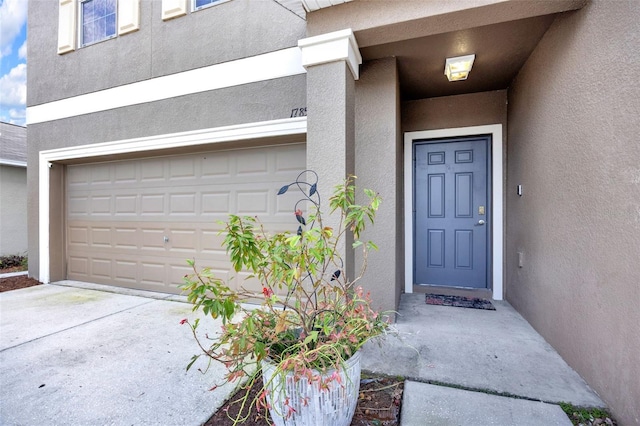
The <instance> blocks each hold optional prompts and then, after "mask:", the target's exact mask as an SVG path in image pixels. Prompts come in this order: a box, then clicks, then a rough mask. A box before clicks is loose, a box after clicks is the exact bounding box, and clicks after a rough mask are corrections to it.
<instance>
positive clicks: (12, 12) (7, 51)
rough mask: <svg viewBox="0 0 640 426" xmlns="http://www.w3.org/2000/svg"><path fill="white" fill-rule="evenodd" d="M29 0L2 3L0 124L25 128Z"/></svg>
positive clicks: (0, 4)
mask: <svg viewBox="0 0 640 426" xmlns="http://www.w3.org/2000/svg"><path fill="white" fill-rule="evenodd" d="M26 100H27V0H0V121H4V122H5V123H12V124H18V125H21V126H24V124H25V104H26Z"/></svg>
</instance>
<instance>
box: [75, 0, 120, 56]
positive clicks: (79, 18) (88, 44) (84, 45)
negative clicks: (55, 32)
mask: <svg viewBox="0 0 640 426" xmlns="http://www.w3.org/2000/svg"><path fill="white" fill-rule="evenodd" d="M87 1H90V0H78V5H77V7H78V28H77V31H78V38H77V40H78V47H79V48H83V47H88V46H93V45H94V44H98V43H102V42H103V41H107V40H112V39H114V38H116V37H118V3H119V1H118V0H116V12H115V14H116V26H115V32H114V34H113V35H112V36H109V37H106V38H102V39H100V40H98V41H94V42H92V43H84V40H83V39H82V3H85V2H87Z"/></svg>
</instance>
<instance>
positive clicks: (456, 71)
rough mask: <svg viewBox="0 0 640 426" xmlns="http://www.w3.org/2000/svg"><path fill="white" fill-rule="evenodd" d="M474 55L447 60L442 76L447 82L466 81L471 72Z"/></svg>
mask: <svg viewBox="0 0 640 426" xmlns="http://www.w3.org/2000/svg"><path fill="white" fill-rule="evenodd" d="M475 59H476V55H475V54H474V55H466V56H458V57H455V58H447V61H446V62H445V64H444V75H446V76H447V79H449V81H460V80H466V79H467V77H469V72H471V67H472V66H473V61H474V60H475Z"/></svg>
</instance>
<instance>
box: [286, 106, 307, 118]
mask: <svg viewBox="0 0 640 426" xmlns="http://www.w3.org/2000/svg"><path fill="white" fill-rule="evenodd" d="M306 116H307V107H303V108H293V109H292V110H291V117H290V118H293V117H306Z"/></svg>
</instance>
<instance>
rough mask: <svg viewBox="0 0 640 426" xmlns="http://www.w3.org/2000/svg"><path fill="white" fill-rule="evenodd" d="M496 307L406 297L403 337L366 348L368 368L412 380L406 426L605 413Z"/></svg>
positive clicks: (528, 330) (529, 421) (548, 350)
mask: <svg viewBox="0 0 640 426" xmlns="http://www.w3.org/2000/svg"><path fill="white" fill-rule="evenodd" d="M493 304H494V306H495V307H496V310H495V311H488V310H479V309H468V308H456V307H448V306H433V305H427V304H426V303H425V296H424V294H404V295H403V296H402V299H401V303H400V309H399V314H400V315H399V318H398V322H397V324H396V328H397V331H398V334H397V336H388V337H387V338H386V339H385V341H384V344H382V345H377V344H368V345H367V346H366V347H365V349H364V353H363V357H362V359H363V365H362V368H363V369H365V370H369V371H372V372H378V373H384V374H388V375H398V376H403V377H405V378H407V379H408V381H407V382H406V384H405V395H404V400H403V406H402V424H403V425H407V426H412V425H477V424H483V425H484V424H487V425H539V424H549V425H552V424H553V425H555V424H557V425H563V424H566V425H571V422H570V421H569V419H568V418H567V417H566V416H565V415H564V413H563V411H562V410H561V409H560V407H559V406H558V405H555V404H557V403H558V402H570V403H572V404H574V405H576V406H586V407H604V406H605V405H604V403H603V402H602V400H601V399H600V398H599V397H598V396H597V395H596V394H595V393H594V392H593V391H592V390H591V389H590V388H589V386H588V385H587V384H586V383H585V381H584V380H583V379H582V378H581V377H580V376H579V375H578V374H577V373H576V372H575V371H574V370H573V369H571V367H569V366H568V365H567V363H566V362H564V360H563V359H562V358H561V357H560V356H559V355H558V353H557V352H556V351H555V350H554V349H553V348H552V347H551V346H550V345H549V344H548V343H547V342H546V341H545V340H544V339H543V338H542V337H541V336H540V335H539V334H538V333H537V332H536V331H535V330H534V329H533V328H532V327H531V326H530V325H529V323H527V322H526V321H525V320H524V318H522V316H520V314H518V313H517V312H516V311H515V310H514V309H513V308H512V307H511V306H510V305H509V304H508V303H507V302H493ZM434 384H435V385H437V386H434Z"/></svg>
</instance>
